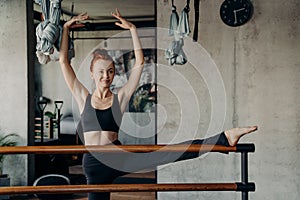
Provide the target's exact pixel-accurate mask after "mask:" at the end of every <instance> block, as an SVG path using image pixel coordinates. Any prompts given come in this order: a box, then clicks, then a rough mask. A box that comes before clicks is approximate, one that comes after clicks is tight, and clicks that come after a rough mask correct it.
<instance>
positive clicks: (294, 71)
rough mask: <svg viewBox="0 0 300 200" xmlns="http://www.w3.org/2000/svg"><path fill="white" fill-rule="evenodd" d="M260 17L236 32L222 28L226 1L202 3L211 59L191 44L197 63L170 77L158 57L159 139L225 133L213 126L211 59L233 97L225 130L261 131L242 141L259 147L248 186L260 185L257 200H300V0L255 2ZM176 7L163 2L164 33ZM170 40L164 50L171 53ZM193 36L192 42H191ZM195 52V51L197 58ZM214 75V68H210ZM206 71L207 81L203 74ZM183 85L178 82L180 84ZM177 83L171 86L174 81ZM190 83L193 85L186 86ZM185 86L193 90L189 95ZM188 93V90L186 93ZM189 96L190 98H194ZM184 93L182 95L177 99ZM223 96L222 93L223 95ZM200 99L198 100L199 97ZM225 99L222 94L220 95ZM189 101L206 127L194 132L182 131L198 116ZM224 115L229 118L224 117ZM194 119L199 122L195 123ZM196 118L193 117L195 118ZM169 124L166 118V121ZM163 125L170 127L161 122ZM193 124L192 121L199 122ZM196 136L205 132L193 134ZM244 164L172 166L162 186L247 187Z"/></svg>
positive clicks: (217, 158) (228, 160)
mask: <svg viewBox="0 0 300 200" xmlns="http://www.w3.org/2000/svg"><path fill="white" fill-rule="evenodd" d="M174 2H175V5H176V6H177V11H178V13H180V12H181V10H182V9H183V8H184V4H185V2H184V1H174ZM252 2H253V4H254V16H253V18H252V19H251V21H250V22H248V23H247V24H245V25H244V26H241V27H237V28H231V27H228V26H226V25H225V24H223V23H222V21H221V19H220V17H219V8H220V5H221V3H222V1H211V0H201V10H200V25H199V37H200V40H199V41H198V43H200V44H201V45H202V46H203V47H204V48H205V49H206V51H207V52H208V55H206V54H205V52H203V51H202V50H201V48H200V47H198V51H195V50H194V49H195V45H193V44H192V43H190V42H189V39H188V38H187V39H186V43H185V46H184V51H185V52H186V53H187V54H188V59H189V60H190V61H194V59H195V57H196V58H197V56H198V61H199V62H198V63H194V62H193V63H189V64H186V65H183V66H180V65H177V66H173V67H172V68H170V71H171V70H173V71H174V70H175V71H176V72H177V73H179V74H181V75H182V76H184V78H185V79H186V80H184V79H183V78H180V79H179V78H178V77H179V76H178V75H177V74H176V73H175V72H174V73H172V74H173V78H172V77H170V73H168V75H167V74H163V73H164V71H165V67H164V66H167V62H166V59H165V58H164V55H163V52H161V54H160V57H159V63H160V64H161V68H158V77H159V80H158V84H160V83H165V79H167V80H168V82H169V84H168V85H164V84H161V86H160V87H159V90H158V92H159V99H158V102H159V104H160V110H161V111H160V114H159V115H158V116H159V122H158V123H160V124H161V129H160V132H159V133H158V141H159V142H160V143H165V142H170V141H172V140H173V141H174V142H176V141H183V140H186V139H192V138H194V137H202V136H208V135H210V134H211V131H210V130H218V129H219V123H220V122H221V123H223V122H222V121H223V120H222V119H218V120H216V121H213V122H212V123H213V124H214V125H212V126H214V127H213V128H211V129H210V127H209V126H208V124H209V123H210V122H211V117H212V115H213V113H214V112H212V108H213V105H216V106H218V105H219V104H220V102H217V101H216V102H214V101H212V100H213V99H211V98H212V96H213V95H212V94H214V92H215V91H214V90H210V89H209V87H210V84H211V83H209V82H207V81H206V80H209V79H210V78H214V79H215V80H217V81H218V79H219V77H218V76H217V75H215V76H212V77H210V76H209V75H212V74H209V73H206V72H205V69H206V68H205V67H202V63H203V62H206V61H207V60H206V59H209V57H211V59H212V60H213V61H214V62H215V63H216V65H217V68H218V70H219V72H220V74H221V77H222V81H223V82H224V88H225V93H226V98H225V99H226V101H225V102H224V103H225V105H226V115H225V116H226V117H225V120H224V126H223V128H224V129H227V128H231V127H234V126H244V125H253V124H256V125H258V126H259V130H258V131H257V132H256V133H254V134H252V135H248V136H245V137H244V138H242V140H241V142H253V143H255V145H256V152H255V153H254V154H251V155H250V156H249V160H250V162H249V166H250V167H249V180H250V181H255V183H256V191H255V192H254V193H250V199H258V200H262V199H276V200H281V199H293V200H294V199H295V200H296V199H298V198H299V189H300V188H299V187H300V183H299V180H300V174H299V171H298V169H299V167H300V161H299V155H300V154H299V143H300V136H299V129H300V125H299V117H300V112H299V111H300V108H299V106H298V105H299V100H297V99H299V94H300V93H299V78H298V77H299V75H300V66H299V65H300V58H299V53H298V52H299V50H300V45H299V44H300V36H299V31H300V23H299V21H300V20H299V17H300V4H299V1H297V0H287V1H284V2H282V1H279V0H274V1H263V0H257V1H252ZM170 5H171V1H170V0H159V1H158V6H157V14H158V27H162V28H168V26H169V25H168V23H169V17H170V13H171V6H170ZM190 25H191V30H193V26H194V11H193V5H191V11H190ZM162 36H163V34H161V35H160V37H161V38H159V44H158V46H160V47H161V48H162V49H163V48H167V45H168V42H169V41H170V40H171V39H170V38H168V41H167V42H166V41H165V39H163V38H164V37H162ZM190 36H191V35H190ZM191 49H193V51H191ZM210 69H211V72H212V73H214V72H213V70H214V68H213V67H211V68H210ZM199 70H200V71H201V72H203V73H202V74H201V73H200V74H199V72H198V71H199ZM176 78H177V81H176V80H175V81H174V79H176ZM170 81H172V82H170ZM186 82H187V83H188V84H186ZM186 86H189V88H187V87H186ZM182 91H185V93H183V92H182ZM188 91H189V92H188ZM175 92H178V93H175ZM219 92H220V91H219ZM193 93H195V95H196V97H194V95H193ZM220 94H221V95H220V98H222V96H223V95H222V93H220ZM183 95H189V97H190V99H196V100H198V103H199V106H198V108H197V107H193V109H194V110H195V112H196V111H197V110H199V111H200V112H199V113H200V117H199V118H197V119H199V125H200V126H199V127H197V125H196V124H195V123H192V124H191V127H188V128H189V129H188V131H186V132H180V131H179V130H180V126H179V125H180V123H184V122H185V121H188V120H194V121H195V119H194V118H195V117H198V116H197V115H196V114H195V113H185V112H184V110H183V108H186V107H187V109H190V106H186V104H188V105H190V104H189V103H190V102H189V101H187V100H186V99H185V98H188V97H187V96H186V97H185V98H180V97H182V96H183ZM218 113H219V114H220V115H223V111H219V112H218ZM189 115H192V116H193V117H190V116H189ZM189 117H190V118H189ZM162 118H163V119H162ZM162 121H163V122H162ZM194 121H193V122H194ZM194 130H199V132H200V133H197V134H194V133H193V131H194ZM239 170H240V159H239V156H238V155H235V154H233V155H231V154H230V155H228V156H227V155H221V154H216V153H211V154H209V155H207V156H204V157H201V158H199V159H195V160H192V161H184V162H181V163H176V164H170V165H167V166H164V167H161V169H160V170H159V171H158V181H159V182H160V183H163V182H219V181H221V182H230V181H238V180H240V174H239V172H240V171H239ZM158 197H159V199H161V200H162V199H163V200H167V199H173V200H174V199H180V200H182V199H230V200H232V199H240V194H239V193H235V192H180V193H159V195H158Z"/></svg>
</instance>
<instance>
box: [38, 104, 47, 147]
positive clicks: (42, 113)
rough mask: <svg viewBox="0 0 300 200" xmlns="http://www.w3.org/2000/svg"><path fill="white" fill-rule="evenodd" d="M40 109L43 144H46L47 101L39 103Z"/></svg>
mask: <svg viewBox="0 0 300 200" xmlns="http://www.w3.org/2000/svg"><path fill="white" fill-rule="evenodd" d="M38 105H39V109H40V112H41V143H43V142H44V110H45V108H46V106H47V101H45V100H41V101H39V102H38Z"/></svg>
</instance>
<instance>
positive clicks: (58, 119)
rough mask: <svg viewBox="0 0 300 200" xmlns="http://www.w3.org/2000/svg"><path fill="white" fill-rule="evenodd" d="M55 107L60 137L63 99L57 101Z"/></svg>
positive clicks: (58, 135)
mask: <svg viewBox="0 0 300 200" xmlns="http://www.w3.org/2000/svg"><path fill="white" fill-rule="evenodd" d="M54 103H55V107H56V109H57V121H56V124H57V137H58V138H60V111H61V108H62V106H63V103H64V102H63V101H55V102H54Z"/></svg>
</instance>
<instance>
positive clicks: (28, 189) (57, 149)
mask: <svg viewBox="0 0 300 200" xmlns="http://www.w3.org/2000/svg"><path fill="white" fill-rule="evenodd" d="M158 150H159V151H166V152H174V153H176V152H177V153H178V152H183V151H187V152H223V153H229V152H235V153H241V182H235V183H180V184H179V183H177V184H99V185H58V186H56V185H55V186H54V185H51V186H11V187H0V195H9V194H10V195H17V194H67V193H88V192H133V191H135V192H144V191H152V192H153V191H160V192H164V191H169V192H170V191H236V192H241V193H242V200H248V197H249V194H248V193H249V192H254V191H255V183H254V182H248V153H249V152H254V151H255V146H254V144H238V145H236V146H232V147H225V146H220V145H203V144H202V145H198V144H192V145H185V144H184V145H183V144H180V145H121V146H110V145H106V146H84V145H68V146H15V147H0V153H1V154H51V153H55V154H70V153H78V154H79V153H80V154H81V153H88V152H105V153H116V152H117V153H118V152H122V151H127V152H134V153H147V152H153V151H158Z"/></svg>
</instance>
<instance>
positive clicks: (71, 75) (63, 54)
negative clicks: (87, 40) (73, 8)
mask: <svg viewBox="0 0 300 200" xmlns="http://www.w3.org/2000/svg"><path fill="white" fill-rule="evenodd" d="M87 18H88V15H87V14H86V13H82V14H80V15H78V16H75V17H72V19H70V20H69V21H67V22H66V23H65V24H64V26H63V32H62V39H61V45H60V56H59V62H60V66H61V70H62V73H63V76H64V79H65V81H66V83H67V85H68V87H69V89H70V90H71V92H72V94H73V96H74V98H75V99H76V101H77V104H78V106H79V110H80V112H81V111H82V110H83V107H84V102H85V98H86V96H87V94H88V90H87V89H86V88H85V87H84V86H83V85H82V84H81V83H80V81H79V80H78V79H77V77H76V74H75V72H74V70H73V68H72V66H71V64H70V61H69V59H68V42H69V38H68V37H69V30H70V28H76V27H82V26H84V25H83V24H80V23H77V22H79V21H82V20H85V19H87Z"/></svg>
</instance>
